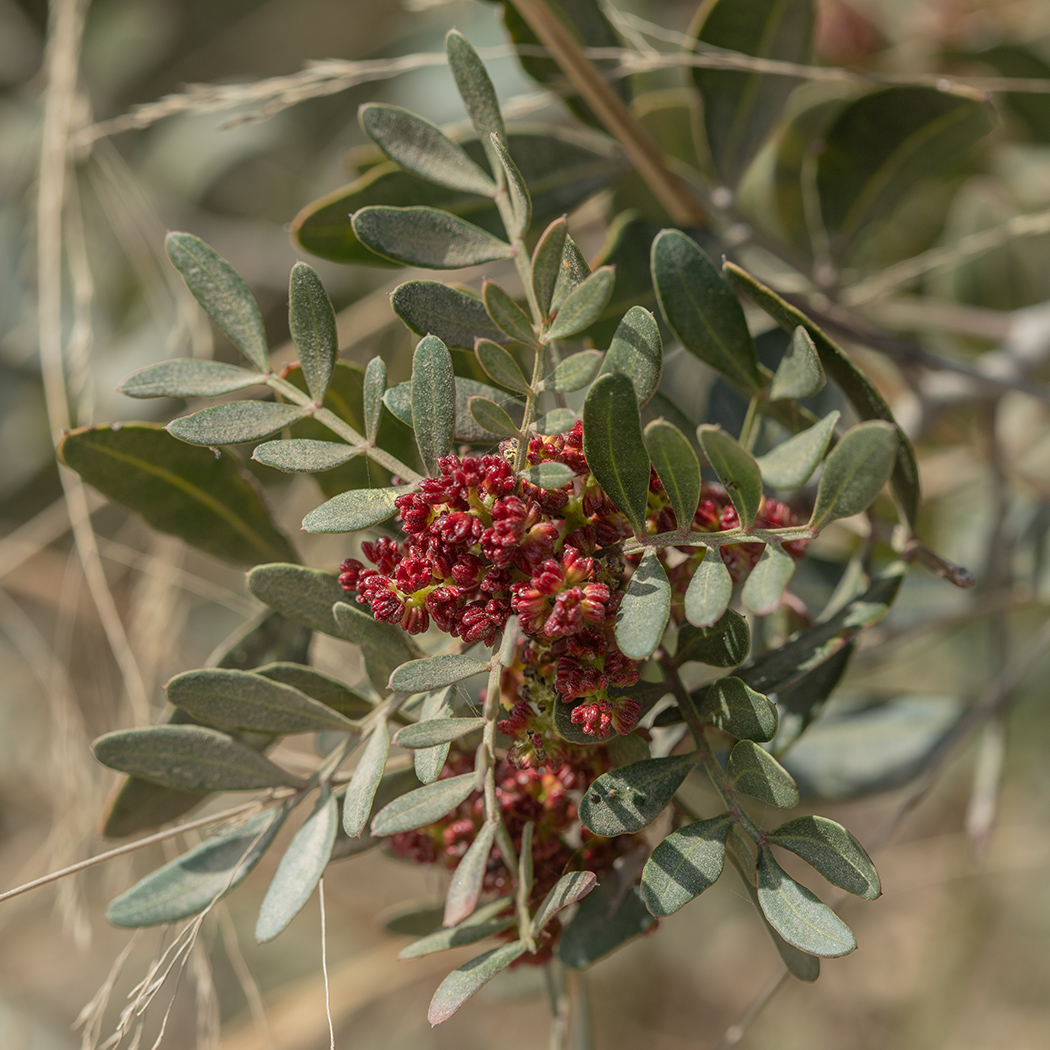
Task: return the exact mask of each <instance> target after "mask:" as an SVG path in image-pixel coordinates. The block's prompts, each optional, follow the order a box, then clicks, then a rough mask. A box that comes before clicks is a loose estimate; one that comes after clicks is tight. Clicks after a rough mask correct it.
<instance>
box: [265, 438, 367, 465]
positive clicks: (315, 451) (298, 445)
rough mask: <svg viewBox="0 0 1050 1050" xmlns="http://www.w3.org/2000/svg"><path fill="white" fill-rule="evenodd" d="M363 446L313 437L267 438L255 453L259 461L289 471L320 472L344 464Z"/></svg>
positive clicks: (359, 452) (356, 454)
mask: <svg viewBox="0 0 1050 1050" xmlns="http://www.w3.org/2000/svg"><path fill="white" fill-rule="evenodd" d="M361 451H362V450H361V448H360V447H358V446H354V445H347V444H346V443H345V442H342V441H315V440H313V439H312V438H292V439H290V440H286V441H266V442H264V443H263V444H261V445H257V446H256V448H255V451H254V452H253V453H252V459H254V460H255V462H256V463H262V464H263V465H264V466H267V467H273V468H274V469H275V470H283V471H285V472H286V473H289V474H296V473H305V474H316V473H319V472H320V471H322V470H331V469H332V468H333V467H339V466H342V464H344V463H348V462H349V461H350V460H352V459H353V458H354V456H359V455H360V454H361Z"/></svg>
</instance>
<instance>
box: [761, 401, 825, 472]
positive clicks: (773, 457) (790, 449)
mask: <svg viewBox="0 0 1050 1050" xmlns="http://www.w3.org/2000/svg"><path fill="white" fill-rule="evenodd" d="M840 414H841V413H839V412H829V413H828V414H827V415H826V416H825V417H824V418H823V419H822V420H821V421H820V422H819V423H814V424H813V426H811V427H809V428H808V429H807V430H803V431H802V433H801V434H796V435H795V436H794V437H790V438H788V439H787V441H784V442H782V443H781V444H779V445H777V447H776V448H774V449H771V450H770V451H769V452H767V453H766V454H765V455H764V456H759V457H758V459H757V460H755V462H756V463H757V464H758V469H759V470H760V471H761V472H762V479H763V481H765V483H766V484H767V485H772V486H773V488H775V489H798V488H801V487H802V486H803V485H805V483H806V482H807V481H809V479H810V477H811V476H812V475H813V471H814V470H816V469H817V464H818V463H819V462H820V461H821V460H822V459H823V458H824V453H825V452H827V450H828V445H830V444H831V439H832V438H833V437H834V436H835V425H836V424H837V423H838V421H839V416H840Z"/></svg>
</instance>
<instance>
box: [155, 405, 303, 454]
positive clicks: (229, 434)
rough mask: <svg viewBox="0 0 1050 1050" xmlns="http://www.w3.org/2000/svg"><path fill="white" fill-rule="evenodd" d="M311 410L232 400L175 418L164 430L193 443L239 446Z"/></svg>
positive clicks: (296, 406) (258, 439)
mask: <svg viewBox="0 0 1050 1050" xmlns="http://www.w3.org/2000/svg"><path fill="white" fill-rule="evenodd" d="M307 415H309V412H308V410H307V409H305V408H300V407H299V406H298V405H278V404H275V403H274V402H273V401H229V402H227V403H226V404H222V405H210V406H209V407H208V408H202V409H201V410H200V411H199V412H193V413H191V414H190V415H188V416H180V417H179V418H178V419H173V420H172V421H171V422H170V423H169V424H168V425H167V426H166V427H165V428H164V429H165V430H166V431H167V432H168V433H169V434H171V435H172V437H177V438H178V439H179V440H180V441H185V442H186V443H187V444H190V445H208V446H209V447H211V446H215V445H239V444H241V443H242V442H246V441H261V440H262V439H263V438H266V437H269V436H270V435H271V434H276V433H277V431H278V430H284V428H285V427H290V426H291V425H292V424H293V423H297V422H298V421H299V420H300V419H305V418H306V416H307Z"/></svg>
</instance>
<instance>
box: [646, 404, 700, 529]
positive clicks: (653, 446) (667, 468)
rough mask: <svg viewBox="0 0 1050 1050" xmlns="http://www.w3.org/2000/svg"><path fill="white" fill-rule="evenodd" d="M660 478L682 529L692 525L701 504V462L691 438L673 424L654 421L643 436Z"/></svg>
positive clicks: (663, 420)
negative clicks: (690, 441) (690, 440)
mask: <svg viewBox="0 0 1050 1050" xmlns="http://www.w3.org/2000/svg"><path fill="white" fill-rule="evenodd" d="M642 437H643V440H644V441H645V447H646V449H648V451H649V458H650V459H651V460H652V462H653V467H654V468H655V469H656V475H657V477H658V478H659V479H660V483H661V484H662V485H663V487H664V492H666V493H667V498H668V499H669V500H670V501H671V508H672V510H674V517H675V523H676V524H677V525H678V527H679V528H680V529H687V528H689V526H690V525H691V524H692V521H693V515H695V514H696V508H697V506H698V505H699V503H700V461H699V460H698V459H697V458H696V453H695V452H694V451H693V446H692V445H690V444H689V439H688V438H687V437H686V436H685V434H683V433H682V432H681V431H680V430H679V429H678V427H676V426H675V425H674V424H673V423H668V422H667V420H665V419H654V420H653V421H652V422H651V423H650V424H649V425H648V426H647V427H646V428H645V431H644V433H643V435H642Z"/></svg>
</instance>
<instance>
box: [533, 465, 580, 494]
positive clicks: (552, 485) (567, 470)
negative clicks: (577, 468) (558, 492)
mask: <svg viewBox="0 0 1050 1050" xmlns="http://www.w3.org/2000/svg"><path fill="white" fill-rule="evenodd" d="M521 476H522V477H523V478H524V479H525V480H526V481H528V482H529V483H530V484H532V485H535V486H536V487H537V488H541V489H560V488H562V486H564V485H567V484H568V483H569V482H570V481H572V479H573V478H574V477H576V474H575V472H574V471H573V469H572V468H571V467H568V466H566V465H565V464H564V463H537V464H536V465H535V466H534V467H529V468H528V469H527V470H525V471H523V472H522V475H521Z"/></svg>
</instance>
